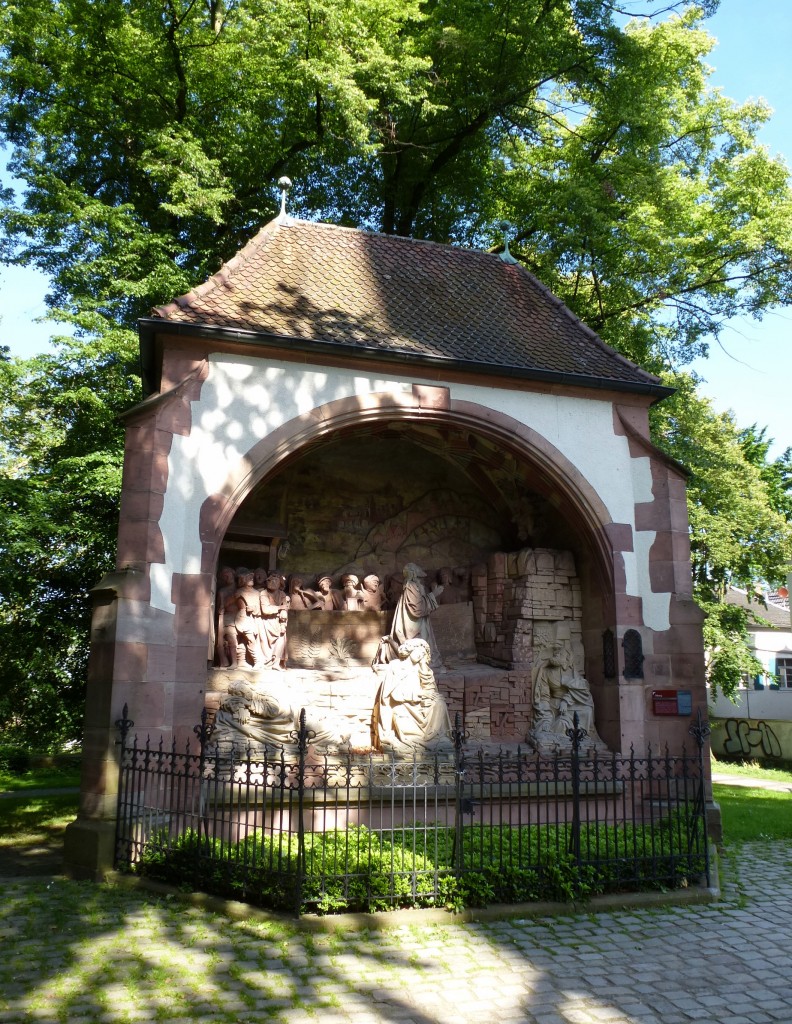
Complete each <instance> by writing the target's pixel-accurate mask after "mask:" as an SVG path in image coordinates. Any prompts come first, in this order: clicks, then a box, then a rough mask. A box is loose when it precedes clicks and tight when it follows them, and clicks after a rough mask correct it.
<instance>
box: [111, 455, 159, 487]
mask: <svg viewBox="0 0 792 1024" xmlns="http://www.w3.org/2000/svg"><path fill="white" fill-rule="evenodd" d="M167 486H168V456H167V455H166V454H165V453H164V452H147V451H137V450H136V451H127V452H126V454H125V456H124V472H123V475H122V479H121V489H122V492H123V491H149V490H151V491H157V492H159V493H161V494H164V493H165V491H166V489H167Z"/></svg>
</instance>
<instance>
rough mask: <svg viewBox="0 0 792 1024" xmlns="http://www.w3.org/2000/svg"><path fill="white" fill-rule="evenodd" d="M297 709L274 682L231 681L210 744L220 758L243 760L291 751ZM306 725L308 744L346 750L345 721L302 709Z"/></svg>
mask: <svg viewBox="0 0 792 1024" xmlns="http://www.w3.org/2000/svg"><path fill="white" fill-rule="evenodd" d="M298 716H299V710H298V708H295V706H294V705H293V704H292V703H291V702H290V700H289V698H288V696H287V694H286V692H285V690H284V689H283V688H282V687H281V686H279V685H278V684H277V683H276V682H274V680H266V681H265V680H262V679H255V678H252V679H245V678H242V677H237V678H232V679H231V680H229V684H228V695H227V697H226V698H225V699H224V700H223V702H222V703H221V705H220V709H219V710H218V712H217V715H216V717H215V723H214V729H213V732H212V742H213V743H216V744H217V746H218V749H219V752H220V754H221V756H228V755H230V753H231V752H232V751H233V752H234V753H235V754H236V755H237V756H240V757H244V756H246V755H247V754H248V752H250V754H251V755H252V756H256V755H259V754H263V753H265V752H267V753H270V754H272V753H276V752H278V751H279V750H281V749H284V748H288V749H294V747H295V746H296V744H297V729H298V727H299V722H298ZM305 717H306V726H307V728H308V730H309V735H310V742H311V744H312V745H313V746H314V747H316V748H317V749H320V750H325V751H327V752H332V751H334V750H339V749H344V748H345V747H348V743H349V734H350V724H349V722H348V721H346V720H345V719H341V718H338V719H336V718H333V717H332V716H328V715H321V714H320V713H318V712H317V711H316V710H314V709H312V708H310V707H309V708H306V716H305Z"/></svg>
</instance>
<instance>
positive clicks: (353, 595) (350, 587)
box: [341, 572, 363, 612]
mask: <svg viewBox="0 0 792 1024" xmlns="http://www.w3.org/2000/svg"><path fill="white" fill-rule="evenodd" d="M341 586H342V588H343V593H344V611H345V612H359V611H361V610H362V608H363V600H362V598H361V596H360V580H359V579H358V578H357V576H356V575H355V574H354V573H353V572H347V573H344V575H343V576H342V577H341Z"/></svg>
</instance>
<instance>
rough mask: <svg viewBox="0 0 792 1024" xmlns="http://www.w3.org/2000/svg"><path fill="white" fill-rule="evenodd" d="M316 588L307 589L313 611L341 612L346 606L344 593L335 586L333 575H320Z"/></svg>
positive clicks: (306, 592)
mask: <svg viewBox="0 0 792 1024" xmlns="http://www.w3.org/2000/svg"><path fill="white" fill-rule="evenodd" d="M316 587H317V589H316V590H307V589H306V590H305V591H304V593H305V594H306V595H307V596H308V597H309V598H310V600H311V602H312V603H311V606H310V607H311V610H312V611H324V612H340V611H343V608H344V595H343V593H342V592H341V591H340V590H339V589H338V588H337V587H334V586H333V578H332V576H318V577H317V579H316Z"/></svg>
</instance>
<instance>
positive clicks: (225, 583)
mask: <svg viewBox="0 0 792 1024" xmlns="http://www.w3.org/2000/svg"><path fill="white" fill-rule="evenodd" d="M217 582H218V587H217V597H216V599H215V655H216V658H217V664H218V665H219V666H220V668H230V667H231V666H232V665H233V664H234V663H235V661H236V645H237V638H236V627H235V626H234V619H235V618H236V603H235V602H234V600H233V599H234V594H235V593H236V589H237V587H236V574H235V573H234V570H233V569H232V568H231V566H229V565H224V566H223V568H222V569H221V570H220V572H219V573H218V577H217Z"/></svg>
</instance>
